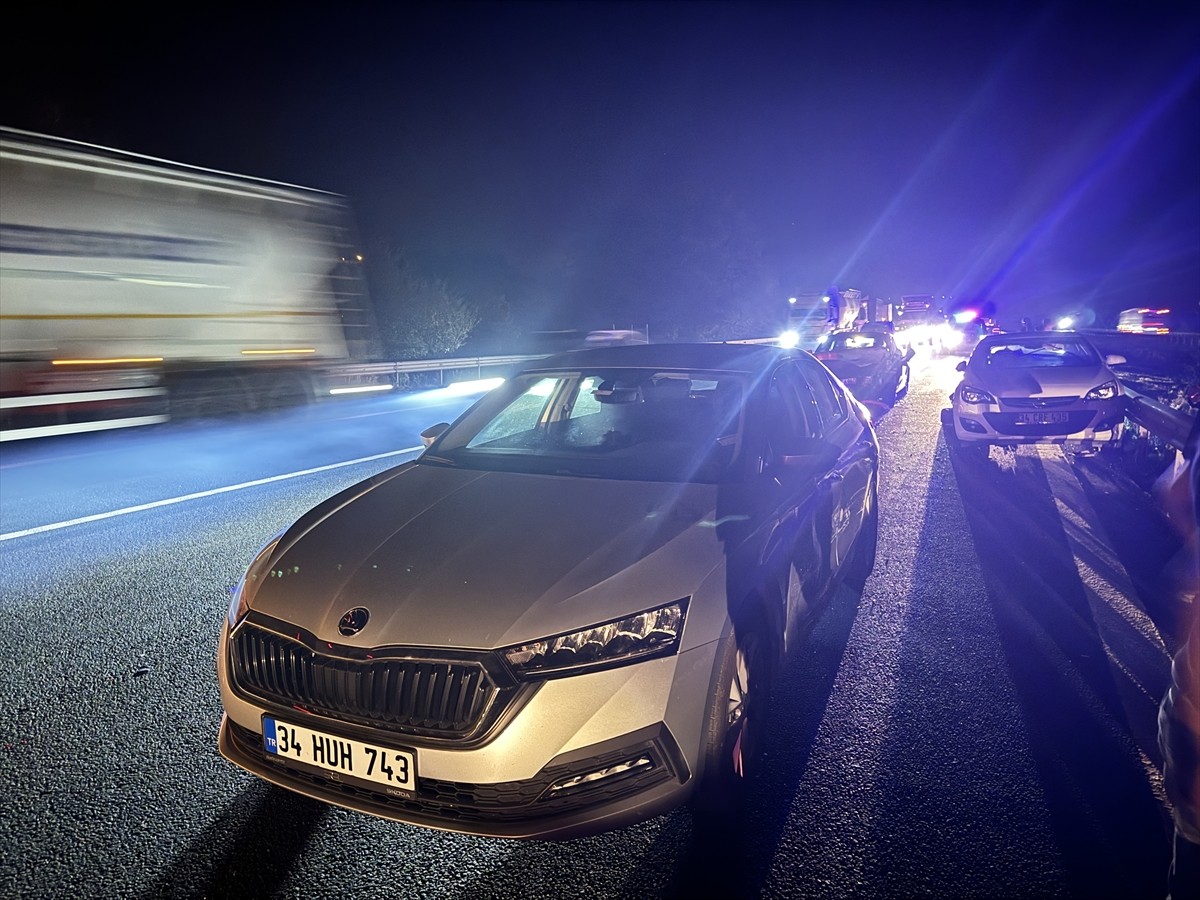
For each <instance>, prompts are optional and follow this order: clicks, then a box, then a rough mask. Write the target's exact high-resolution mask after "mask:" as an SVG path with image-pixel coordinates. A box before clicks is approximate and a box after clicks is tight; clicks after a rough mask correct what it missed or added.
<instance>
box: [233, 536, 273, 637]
mask: <svg viewBox="0 0 1200 900" xmlns="http://www.w3.org/2000/svg"><path fill="white" fill-rule="evenodd" d="M281 537H283V532H282V531H281V532H279V534H277V535H275V536H274V537H273V538H271V540H269V541H267V543H266V544H265V545H264V546H263V548H262V549H261V550H259V551H258V553H256V554H254V559H253V561H251V563H250V565H249V567H248V568H247V569H246V574H245V575H243V576H242V580H241V581H239V582H238V586H237V587H236V588H235V589H234V592H233V597H232V598H231V599H230V601H229V616H228V618H229V627H230V628H233V627H235V626H236V625H237V623H238V622H240V621H242V619H244V618H245V617H246V613H248V612H249V611H250V599H251V598H252V597H253V596H254V593H255V591H257V590H258V586H259V585H260V584H261V583H262V580H263V579H264V578H267V577H269V576H270V574H271V573H270V571H269V570H268V566H269V565H270V564H271V557H272V556H274V554H275V548H276V547H278V546H279V539H280V538H281Z"/></svg>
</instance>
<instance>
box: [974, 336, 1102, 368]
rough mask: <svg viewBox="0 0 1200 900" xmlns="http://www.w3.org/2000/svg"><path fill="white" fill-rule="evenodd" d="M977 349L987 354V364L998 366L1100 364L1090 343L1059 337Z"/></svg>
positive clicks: (991, 345)
mask: <svg viewBox="0 0 1200 900" xmlns="http://www.w3.org/2000/svg"><path fill="white" fill-rule="evenodd" d="M976 352H977V353H980V354H986V361H987V365H989V366H994V367H996V368H998V369H1027V368H1034V367H1043V366H1097V365H1099V364H1100V357H1099V356H1098V355H1097V353H1096V351H1095V350H1093V349H1092V347H1091V345H1090V344H1086V343H1084V342H1083V341H1079V340H1070V339H1066V340H1064V339H1062V338H1058V339H1054V340H1050V339H1047V340H1045V341H1040V342H1029V341H1021V342H1011V343H996V344H990V345H988V346H986V347H984V346H980V347H979V348H978V349H977V351H976Z"/></svg>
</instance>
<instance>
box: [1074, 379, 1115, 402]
mask: <svg viewBox="0 0 1200 900" xmlns="http://www.w3.org/2000/svg"><path fill="white" fill-rule="evenodd" d="M1120 393H1121V389H1120V388H1119V387H1118V386H1117V383H1116V382H1115V381H1106V382H1104V384H1102V385H1100V386H1099V387H1094V388H1092V389H1091V390H1090V391H1088V392H1087V393H1086V394H1084V395H1083V399H1084V400H1111V399H1113V398H1114V397H1116V396H1117V395H1118V394H1120Z"/></svg>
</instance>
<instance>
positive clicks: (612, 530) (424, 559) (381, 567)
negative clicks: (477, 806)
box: [251, 464, 723, 649]
mask: <svg viewBox="0 0 1200 900" xmlns="http://www.w3.org/2000/svg"><path fill="white" fill-rule="evenodd" d="M716 491H717V488H716V487H715V486H714V485H704V484H684V485H679V484H667V483H657V482H621V481H607V480H603V481H602V480H597V479H588V478H572V477H565V476H547V475H525V474H517V473H496V472H477V471H469V470H462V469H449V468H441V467H438V466H433V465H422V464H410V465H406V466H401V467H399V468H398V469H396V470H394V471H393V472H392V473H388V475H387V476H381V477H377V478H375V479H373V480H372V481H371V482H367V483H364V485H360V486H359V487H358V488H356V489H351V490H350V491H348V492H346V494H343V495H339V496H338V497H334V498H331V499H330V500H328V501H326V503H324V504H322V505H321V506H318V507H317V508H316V509H314V510H312V511H311V512H310V513H309V514H308V515H306V516H305V517H304V518H302V519H301V520H300V521H299V522H297V523H296V524H295V525H294V526H293V527H292V528H291V529H289V531H288V532H287V533H286V534H285V535H284V537H283V539H282V541H281V542H280V547H281V548H282V553H281V554H277V556H276V558H275V559H274V560H273V562H272V565H271V573H272V576H273V577H271V578H267V579H265V580H264V581H263V582H261V586H260V587H259V589H258V591H257V592H256V594H255V596H254V597H253V598H252V600H251V607H252V608H253V609H254V610H257V611H260V612H263V613H266V614H267V615H270V616H273V617H275V618H277V619H281V620H283V621H285V622H289V623H292V624H295V625H297V626H299V627H301V628H304V629H305V630H307V631H309V632H311V633H313V634H315V635H316V636H317V637H318V638H320V639H321V640H326V641H330V642H336V643H340V644H344V645H352V646H362V647H368V646H383V645H389V644H405V645H415V646H425V647H461V648H473V649H495V648H497V647H503V646H507V645H511V644H517V643H522V642H526V641H530V640H535V639H538V638H543V637H548V636H552V635H554V634H558V633H562V632H567V631H573V630H577V629H579V628H582V627H586V626H588V625H593V624H599V623H601V622H604V621H606V620H611V619H614V618H620V617H622V616H625V615H628V614H631V613H634V612H640V611H642V610H645V609H649V608H652V607H655V606H659V605H664V604H667V603H670V602H672V601H674V600H678V599H680V598H682V597H686V596H688V595H689V594H690V593H692V592H693V591H694V589H695V587H696V586H697V585H698V584H699V583H700V581H701V580H702V579H703V578H704V576H705V575H707V574H708V573H709V572H710V571H711V570H712V569H713V567H714V566H716V565H717V564H718V563H719V562H720V560H721V559H722V555H723V550H722V545H721V544H720V542H719V541H718V539H717V530H716V528H715V527H714V524H715V523H714V522H713V513H714V510H715V508H716ZM355 607H365V608H366V609H367V610H368V611H369V612H370V619H369V621H368V623H367V625H366V627H365V628H363V630H362V631H361V632H360V633H358V634H357V635H353V636H349V637H347V636H343V635H340V634H339V633H338V622H339V620H340V619H341V617H342V616H343V615H344V614H345V613H346V612H347V611H348V610H350V609H353V608H355Z"/></svg>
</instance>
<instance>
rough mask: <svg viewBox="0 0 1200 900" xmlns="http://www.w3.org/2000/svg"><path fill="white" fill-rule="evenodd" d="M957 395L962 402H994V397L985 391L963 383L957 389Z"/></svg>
mask: <svg viewBox="0 0 1200 900" xmlns="http://www.w3.org/2000/svg"><path fill="white" fill-rule="evenodd" d="M958 396H959V397H960V398H962V402H963V403H995V402H996V398H995V397H993V396H992V395H991V394H989V393H988V392H987V391H981V390H980V389H979V388H974V387H971V386H970V385H967V384H964V385H963V386H962V387H960V388H959V389H958Z"/></svg>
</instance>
